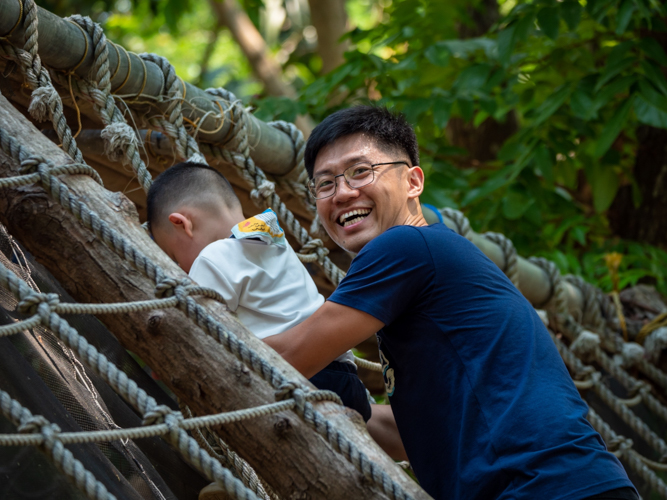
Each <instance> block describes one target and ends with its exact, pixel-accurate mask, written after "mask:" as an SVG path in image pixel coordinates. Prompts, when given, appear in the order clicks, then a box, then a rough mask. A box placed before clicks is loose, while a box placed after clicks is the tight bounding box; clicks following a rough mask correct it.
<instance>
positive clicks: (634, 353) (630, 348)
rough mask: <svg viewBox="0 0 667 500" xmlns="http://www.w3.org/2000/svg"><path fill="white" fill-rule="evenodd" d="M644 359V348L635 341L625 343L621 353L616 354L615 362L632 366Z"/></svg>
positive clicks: (625, 366)
mask: <svg viewBox="0 0 667 500" xmlns="http://www.w3.org/2000/svg"><path fill="white" fill-rule="evenodd" d="M642 359H644V348H643V347H642V346H640V345H639V344H637V343H635V342H627V343H624V344H623V348H622V349H621V353H620V354H616V355H615V356H614V363H616V364H617V365H620V366H622V367H623V368H631V367H633V366H635V365H636V364H638V363H640V362H641V360H642Z"/></svg>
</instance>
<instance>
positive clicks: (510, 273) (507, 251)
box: [482, 233, 519, 288]
mask: <svg viewBox="0 0 667 500" xmlns="http://www.w3.org/2000/svg"><path fill="white" fill-rule="evenodd" d="M482 236H484V237H485V238H486V239H487V240H489V241H492V242H493V243H495V244H496V245H498V246H499V247H500V249H501V250H502V251H503V258H504V260H505V268H504V269H503V270H502V271H503V272H504V273H505V275H506V276H507V277H508V278H509V279H510V281H511V282H512V283H513V284H514V286H515V287H517V288H519V260H518V258H517V252H516V248H514V244H513V243H512V240H510V239H509V238H508V237H507V236H505V235H504V234H500V233H484V234H483V235H482Z"/></svg>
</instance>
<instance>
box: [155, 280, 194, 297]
mask: <svg viewBox="0 0 667 500" xmlns="http://www.w3.org/2000/svg"><path fill="white" fill-rule="evenodd" d="M190 285H192V281H190V280H189V279H188V278H184V279H181V280H177V279H175V278H165V279H163V280H162V281H160V282H159V283H158V284H157V286H156V287H155V296H156V297H157V298H158V299H163V298H166V297H173V296H174V295H176V296H179V297H181V296H182V295H187V294H188V293H189V292H188V287H189V286H190Z"/></svg>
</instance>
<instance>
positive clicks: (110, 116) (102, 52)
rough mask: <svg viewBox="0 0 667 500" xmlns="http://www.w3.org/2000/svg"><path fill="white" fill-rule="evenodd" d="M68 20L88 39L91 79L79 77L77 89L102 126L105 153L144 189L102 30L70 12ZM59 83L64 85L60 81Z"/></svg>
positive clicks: (146, 181)
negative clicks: (127, 168) (129, 169)
mask: <svg viewBox="0 0 667 500" xmlns="http://www.w3.org/2000/svg"><path fill="white" fill-rule="evenodd" d="M68 19H69V20H70V21H72V22H74V23H76V24H78V25H79V26H81V28H83V30H84V31H85V32H86V33H87V34H88V36H90V38H91V40H92V47H93V55H94V67H93V71H92V73H91V75H92V76H93V80H92V82H91V81H85V80H83V79H79V80H78V91H79V93H81V94H82V95H84V96H85V97H86V98H87V99H88V100H90V101H91V102H92V104H93V108H94V110H95V112H96V113H97V115H98V116H99V117H100V119H101V120H102V123H104V125H105V128H104V130H102V133H101V136H102V138H103V139H104V140H105V143H106V148H105V153H106V155H107V156H108V157H109V159H110V160H111V161H119V160H120V161H123V162H124V163H129V164H130V165H131V166H132V169H133V170H134V172H135V173H136V175H137V178H138V180H139V184H140V185H141V187H142V188H143V189H144V191H146V192H147V191H148V188H149V187H150V185H151V175H150V173H149V172H148V169H147V168H146V164H145V163H144V161H143V160H142V159H141V156H140V154H139V144H138V137H137V134H136V133H135V132H134V130H133V129H132V127H130V126H129V125H128V124H127V121H126V120H125V117H124V116H123V113H122V112H121V111H120V109H119V108H118V106H116V101H115V99H114V96H113V95H112V94H111V73H110V70H109V50H108V43H107V39H106V36H105V35H104V30H103V29H102V28H101V27H100V26H99V25H98V24H97V23H94V22H93V21H92V20H91V19H90V18H88V17H83V16H79V15H74V16H71V17H69V18H68ZM59 83H61V84H64V85H66V82H64V81H59Z"/></svg>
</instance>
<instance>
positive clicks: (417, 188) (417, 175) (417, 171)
mask: <svg viewBox="0 0 667 500" xmlns="http://www.w3.org/2000/svg"><path fill="white" fill-rule="evenodd" d="M423 191H424V171H423V170H422V169H421V167H419V166H414V167H410V168H409V169H408V198H410V199H414V198H418V197H419V196H420V195H421V194H422V192H423Z"/></svg>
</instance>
